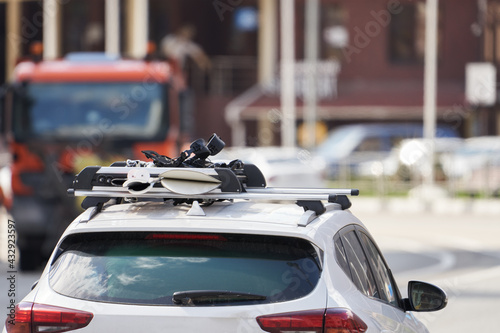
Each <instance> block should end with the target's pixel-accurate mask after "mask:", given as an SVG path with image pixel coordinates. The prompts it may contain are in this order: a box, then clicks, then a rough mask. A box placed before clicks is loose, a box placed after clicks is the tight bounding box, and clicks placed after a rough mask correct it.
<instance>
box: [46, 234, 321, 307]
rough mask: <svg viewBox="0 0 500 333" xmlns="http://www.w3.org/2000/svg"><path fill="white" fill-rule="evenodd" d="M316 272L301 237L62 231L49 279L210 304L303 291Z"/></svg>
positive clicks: (136, 300)
mask: <svg viewBox="0 0 500 333" xmlns="http://www.w3.org/2000/svg"><path fill="white" fill-rule="evenodd" d="M320 274H321V266H320V258H319V257H318V251H316V248H315V247H314V246H313V245H312V244H311V243H310V242H308V241H306V240H304V239H299V238H291V237H280V236H262V235H243V234H206V233H204V234H199V233H198V234H192V233H144V232H139V233H130V232H128V233H127V232H122V233H95V234H75V235H72V236H69V237H67V238H66V239H65V240H64V242H63V243H62V244H61V247H60V251H59V255H58V257H57V258H56V260H55V261H54V262H53V264H52V267H51V271H50V275H49V280H50V285H51V287H52V288H53V290H55V291H56V292H58V293H60V294H63V295H66V296H69V297H74V298H79V299H85V300H91V301H102V302H113V303H128V304H150V305H198V306H214V305H243V304H255V303H259V304H261V303H274V302H281V301H288V300H293V299H297V298H301V297H304V296H305V295H307V294H309V293H310V292H311V291H312V290H313V289H314V287H315V286H316V284H317V282H318V280H319V277H320ZM223 292H229V294H224V293H223ZM175 294H178V295H177V297H178V298H177V299H174V297H173V296H174V295H175ZM179 294H182V295H187V296H186V297H184V296H183V297H182V298H179Z"/></svg>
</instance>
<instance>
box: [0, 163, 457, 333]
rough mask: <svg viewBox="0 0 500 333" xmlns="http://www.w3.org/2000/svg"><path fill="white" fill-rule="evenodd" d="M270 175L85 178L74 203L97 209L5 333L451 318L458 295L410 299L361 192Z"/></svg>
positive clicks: (363, 326) (421, 287)
mask: <svg viewBox="0 0 500 333" xmlns="http://www.w3.org/2000/svg"><path fill="white" fill-rule="evenodd" d="M123 177H126V180H125V179H124V178H123ZM188 178H189V179H188ZM214 179H215V180H220V181H221V182H220V183H217V182H216V181H215V180H214ZM234 179H238V180H239V181H241V183H233V182H232V180H234ZM262 179H263V177H262V174H260V173H259V172H258V169H256V168H251V167H248V166H242V165H237V166H234V165H233V166H231V168H230V169H229V167H228V168H227V169H224V170H221V169H217V168H213V169H210V168H200V169H194V168H177V169H175V168H155V167H151V166H150V165H149V166H144V165H143V166H142V167H124V166H121V165H116V166H111V167H88V168H86V169H84V170H82V172H80V174H79V175H78V176H77V177H76V178H75V182H74V188H73V189H72V190H71V193H73V194H75V195H85V196H87V198H86V199H85V201H84V205H85V206H87V207H88V208H87V210H86V211H85V212H84V213H82V214H81V215H80V216H79V217H78V218H77V219H75V221H73V222H72V223H71V225H70V226H69V227H68V228H67V230H66V231H65V232H64V234H63V235H62V237H61V239H60V241H59V242H58V244H57V246H56V248H55V250H54V252H53V253H52V256H51V258H50V260H49V262H48V264H47V266H46V267H45V270H44V271H43V273H42V275H41V277H40V280H39V281H38V283H37V284H36V286H35V287H34V289H33V290H32V291H31V292H30V293H29V294H28V295H27V296H26V297H25V298H24V299H23V300H22V301H21V302H20V303H19V304H18V305H17V306H16V311H15V315H14V314H13V313H11V314H10V315H9V316H8V318H7V321H6V326H5V328H4V333H5V332H7V333H13V332H16V333H17V332H66V331H73V330H75V331H78V332H82V333H83V332H149V333H153V332H200V331H202V332H218V333H219V332H273V333H274V332H330V333H332V332H369V333H370V332H371V333H374V332H405V333H409V332H415V333H417V332H427V330H426V328H425V327H424V326H423V324H422V323H420V322H419V321H418V320H417V319H416V318H415V317H414V315H413V313H412V312H413V311H435V310H439V309H442V308H444V307H445V306H446V303H447V298H446V295H445V293H444V292H443V291H442V290H441V289H439V288H438V287H435V286H433V285H430V284H427V283H424V282H417V281H412V282H410V283H409V286H408V295H409V298H408V299H403V298H401V296H400V292H399V289H398V287H397V286H396V283H395V279H394V277H393V276H392V274H391V271H390V269H389V268H388V266H387V263H386V261H385V260H384V257H383V256H382V254H381V253H380V251H379V249H378V247H377V245H376V244H375V241H374V240H373V238H372V236H370V233H369V232H368V231H367V230H366V228H365V226H364V225H363V223H362V222H361V221H360V220H359V219H357V218H356V217H355V216H354V215H353V214H352V213H351V212H350V211H349V210H348V208H349V207H350V202H349V200H348V199H347V196H346V194H356V191H353V190H332V189H325V190H318V189H303V188H301V189H279V188H269V187H265V184H264V183H263V182H262V181H261V180H262ZM119 180H121V181H119ZM120 182H121V183H120ZM203 182H207V183H210V184H208V185H207V184H204V185H203V184H201V185H200V184H199V183H203ZM118 183H120V184H118ZM140 184H142V185H145V186H142V187H140V186H138V185H140ZM148 184H150V185H148ZM214 184H215V185H214ZM198 185H200V186H198ZM205 185H206V186H205ZM240 185H241V187H238V186H240ZM134 186H138V187H134ZM207 186H208V187H207ZM209 187H210V189H208V190H207V188H209ZM231 187H235V188H236V190H235V189H234V188H233V189H231ZM201 188H204V189H201ZM183 189H184V190H183ZM196 190H198V193H195V192H196ZM182 191H185V193H181V192H182ZM131 197H133V198H135V199H134V200H131ZM110 198H114V199H111V200H109V199H110ZM240 198H241V199H240ZM165 199H167V200H165ZM243 199H244V200H243ZM262 199H275V200H274V201H273V203H268V202H261V201H260V200H262ZM108 200H109V201H108ZM276 200H280V203H276V202H275V201H276ZM282 200H288V201H296V203H293V202H292V203H282V202H281V201H282Z"/></svg>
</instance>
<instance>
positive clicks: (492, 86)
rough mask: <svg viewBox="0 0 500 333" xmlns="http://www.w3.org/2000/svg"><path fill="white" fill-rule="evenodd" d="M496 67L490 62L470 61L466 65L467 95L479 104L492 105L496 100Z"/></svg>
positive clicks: (475, 103)
mask: <svg viewBox="0 0 500 333" xmlns="http://www.w3.org/2000/svg"><path fill="white" fill-rule="evenodd" d="M496 76H497V73H496V68H495V66H494V65H493V64H491V63H488V62H475V63H468V64H467V65H466V67H465V97H466V100H467V102H468V103H470V104H472V105H477V106H492V105H494V104H495V102H496V98H497V92H496Z"/></svg>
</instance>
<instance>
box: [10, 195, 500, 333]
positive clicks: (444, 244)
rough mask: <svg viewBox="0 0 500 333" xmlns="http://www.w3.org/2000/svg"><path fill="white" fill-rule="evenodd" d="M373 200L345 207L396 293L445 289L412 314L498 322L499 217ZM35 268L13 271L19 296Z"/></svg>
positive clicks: (441, 328) (480, 324)
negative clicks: (438, 302)
mask: <svg viewBox="0 0 500 333" xmlns="http://www.w3.org/2000/svg"><path fill="white" fill-rule="evenodd" d="M374 207H376V205H375V204H374V203H373V202H369V201H363V200H357V199H353V207H352V208H351V210H352V211H353V213H354V214H355V215H357V216H358V217H359V218H360V219H361V220H362V221H364V223H365V224H366V226H367V227H368V229H369V230H370V231H371V233H372V234H373V236H374V237H375V239H376V240H377V241H378V244H379V246H380V247H381V249H382V251H383V252H384V254H385V255H386V259H387V260H388V262H389V265H390V266H391V267H392V269H393V271H394V274H395V276H396V279H397V281H398V285H399V287H400V289H401V291H402V293H403V294H404V295H405V294H406V285H407V282H408V281H409V280H413V279H414V280H423V281H427V282H431V283H435V284H437V285H439V286H441V287H442V288H443V289H445V290H446V292H447V294H448V299H449V300H448V306H447V307H446V308H445V309H444V310H442V311H439V312H435V313H423V314H418V317H419V318H420V319H421V320H422V321H424V322H425V323H426V325H427V326H428V328H429V330H430V332H440V333H446V332H450V333H451V332H453V333H461V332H463V333H466V332H482V331H490V330H491V327H500V316H498V306H499V305H500V284H499V283H498V281H500V241H499V236H500V218H499V215H497V214H495V213H491V211H490V213H485V214H479V213H477V212H476V213H474V214H472V213H467V212H464V211H455V212H453V210H452V209H448V210H441V211H434V212H433V213H426V212H424V211H422V210H421V209H420V210H418V209H415V207H413V208H412V207H410V206H408V212H407V213H405V207H404V202H400V203H399V205H398V207H397V209H390V211H389V212H388V211H387V210H385V211H382V210H380V209H374ZM5 219H6V218H5V217H3V216H2V220H1V224H0V226H1V232H0V246H1V249H2V260H3V262H1V263H0V272H2V273H1V274H2V276H3V277H2V279H1V280H0V296H1V297H0V304H2V308H3V309H4V311H5V312H7V309H6V307H7V306H8V304H9V301H10V299H11V298H10V297H9V296H8V291H9V289H10V282H9V281H8V280H7V278H8V277H9V274H8V273H7V272H8V271H9V269H8V266H7V264H6V263H5V259H4V258H5V254H4V252H6V246H5V237H4V236H5ZM39 274H40V272H34V273H29V274H26V273H20V272H18V273H15V277H16V281H15V282H16V286H15V291H16V295H15V299H16V301H19V300H20V299H21V298H22V297H23V296H24V295H25V294H27V293H28V292H29V290H30V286H31V285H32V283H33V282H35V281H36V280H37V279H38V276H39Z"/></svg>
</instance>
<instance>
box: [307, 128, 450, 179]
mask: <svg viewBox="0 0 500 333" xmlns="http://www.w3.org/2000/svg"><path fill="white" fill-rule="evenodd" d="M421 137H423V125H422V124H417V123H415V124H414V123H401V124H396V123H391V124H382V123H371V124H354V125H345V126H341V127H338V128H336V129H334V130H333V131H332V132H331V133H330V134H329V136H328V138H327V139H326V140H325V141H324V142H323V143H322V144H321V145H320V146H319V147H318V149H317V150H316V155H318V156H320V157H321V158H323V159H324V160H325V162H326V168H327V176H328V177H329V178H337V177H347V178H348V177H351V176H363V174H362V173H361V171H362V169H360V166H361V165H362V164H363V163H367V162H374V161H383V160H385V159H386V158H387V157H388V156H389V155H390V153H391V150H392V149H393V148H394V147H395V146H397V145H398V144H399V143H400V142H401V141H402V140H404V139H409V138H421ZM436 137H438V138H442V137H447V138H453V137H458V133H457V132H456V131H455V130H454V129H453V128H451V127H449V126H446V125H438V126H437V129H436Z"/></svg>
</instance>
